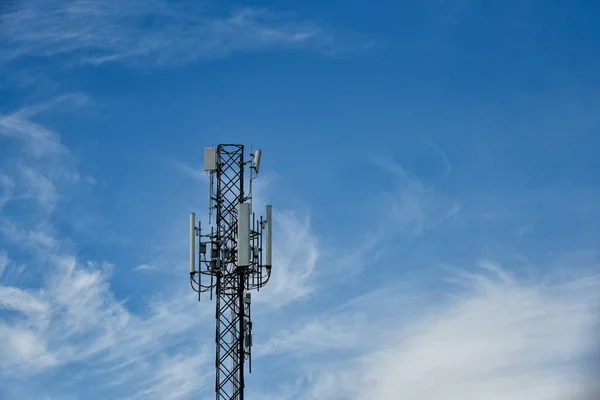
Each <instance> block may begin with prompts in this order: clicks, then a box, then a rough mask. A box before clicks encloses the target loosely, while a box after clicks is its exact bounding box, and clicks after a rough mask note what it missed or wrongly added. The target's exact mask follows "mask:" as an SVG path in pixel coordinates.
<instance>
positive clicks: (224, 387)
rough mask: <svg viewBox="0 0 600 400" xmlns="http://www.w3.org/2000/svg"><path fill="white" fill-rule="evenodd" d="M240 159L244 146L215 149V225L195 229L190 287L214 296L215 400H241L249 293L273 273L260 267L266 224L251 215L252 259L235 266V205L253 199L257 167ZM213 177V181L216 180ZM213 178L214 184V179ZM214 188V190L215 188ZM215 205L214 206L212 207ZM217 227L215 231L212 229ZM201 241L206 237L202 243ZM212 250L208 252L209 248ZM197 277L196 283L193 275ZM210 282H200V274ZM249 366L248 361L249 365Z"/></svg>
mask: <svg viewBox="0 0 600 400" xmlns="http://www.w3.org/2000/svg"><path fill="white" fill-rule="evenodd" d="M251 157H252V159H251V160H250V161H248V162H245V161H244V146H243V145H236V144H227V145H219V146H218V147H217V149H216V169H215V170H214V171H211V189H210V202H211V205H210V211H211V213H212V211H216V221H215V227H212V228H211V232H210V234H206V235H202V230H201V225H200V224H199V225H198V227H194V230H195V232H196V235H197V236H198V237H199V238H200V240H199V243H198V244H199V246H198V255H199V259H200V265H199V268H198V270H197V271H196V270H195V267H192V269H193V270H192V271H190V283H191V285H192V288H194V290H195V291H197V292H198V298H199V299H200V294H201V293H203V292H210V294H211V297H212V295H213V293H214V294H215V297H216V315H215V317H216V333H215V339H216V358H215V368H216V377H215V378H216V379H215V392H216V399H217V400H238V399H239V400H243V398H244V361H245V360H246V359H249V360H250V357H251V345H252V321H251V319H250V317H251V316H250V294H249V291H250V290H252V289H259V288H261V287H262V286H264V285H265V284H266V283H267V282H268V280H269V278H270V275H271V266H270V265H263V263H262V255H263V247H262V242H263V240H262V239H263V232H264V228H265V225H267V221H266V220H263V218H262V217H261V218H260V220H259V221H258V222H257V221H255V219H254V217H252V222H251V228H250V232H249V238H250V249H251V251H252V255H251V258H250V263H249V265H248V266H239V265H238V260H237V257H238V236H239V232H238V206H239V205H240V204H242V203H245V202H248V201H251V199H252V193H251V187H252V178H253V174H254V173H256V171H257V169H256V168H255V167H253V165H254V163H253V161H254V158H253V156H252V155H251ZM247 164H250V166H249V168H248V173H249V177H250V192H249V193H248V194H247V195H246V194H245V193H244V172H245V166H246V165H247ZM215 178H216V179H215ZM215 180H216V181H215ZM215 186H216V187H215ZM213 204H214V206H213ZM215 228H216V229H215ZM202 238H206V239H207V240H206V241H203V240H202ZM208 248H210V254H208V255H207V254H206V253H207V249H208ZM196 274H197V275H198V280H196V279H195V275H196ZM203 275H204V276H207V277H209V278H210V283H209V284H203V283H202V276H203ZM250 368H251V361H250Z"/></svg>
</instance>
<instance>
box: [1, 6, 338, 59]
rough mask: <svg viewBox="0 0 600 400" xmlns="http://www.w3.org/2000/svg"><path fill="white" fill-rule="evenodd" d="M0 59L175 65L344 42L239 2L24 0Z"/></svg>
mask: <svg viewBox="0 0 600 400" xmlns="http://www.w3.org/2000/svg"><path fill="white" fill-rule="evenodd" d="M2 25H3V27H2V29H3V34H4V37H5V40H3V42H4V45H2V46H1V47H0V62H8V61H11V60H15V59H19V58H21V57H26V56H33V57H52V56H57V55H60V56H66V57H68V59H69V60H70V63H72V64H90V65H99V64H105V63H114V62H124V63H127V64H131V65H136V66H144V65H146V66H147V65H154V66H168V65H178V64H184V63H188V62H193V61H197V60H209V59H215V58H222V57H226V56H228V55H230V54H232V53H237V52H257V51H263V50H267V49H273V48H279V49H291V48H307V49H313V50H316V51H318V52H322V53H334V52H336V51H338V50H341V49H343V47H344V46H346V45H345V44H344V43H343V42H342V41H340V39H339V38H337V37H336V36H334V35H333V34H332V33H331V32H328V31H327V30H326V29H324V28H323V27H321V26H319V25H317V24H314V23H311V22H308V21H297V20H295V19H293V18H292V16H290V15H288V14H278V13H274V12H271V11H269V10H267V9H257V8H251V7H241V8H237V9H235V10H233V11H232V12H231V14H229V15H227V16H219V15H211V14H210V13H209V12H208V11H207V9H206V7H202V6H197V5H194V3H170V2H167V1H162V0H134V1H128V2H121V1H116V0H110V1H100V0H69V1H57V0H50V1H39V0H34V1H28V2H22V4H21V7H20V8H15V9H11V10H8V11H7V12H6V14H5V15H4V17H3V20H2Z"/></svg>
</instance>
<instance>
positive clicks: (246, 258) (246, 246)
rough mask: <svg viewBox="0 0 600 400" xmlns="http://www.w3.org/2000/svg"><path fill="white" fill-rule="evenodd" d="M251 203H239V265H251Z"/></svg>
mask: <svg viewBox="0 0 600 400" xmlns="http://www.w3.org/2000/svg"><path fill="white" fill-rule="evenodd" d="M250 207H251V206H250V203H240V204H238V242H237V250H238V266H239V267H247V266H249V265H250V214H251V208H250Z"/></svg>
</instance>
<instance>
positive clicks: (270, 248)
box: [266, 205, 273, 267]
mask: <svg viewBox="0 0 600 400" xmlns="http://www.w3.org/2000/svg"><path fill="white" fill-rule="evenodd" d="M272 260H273V206H271V205H268V206H267V262H266V266H267V267H271V266H272V265H273V264H272Z"/></svg>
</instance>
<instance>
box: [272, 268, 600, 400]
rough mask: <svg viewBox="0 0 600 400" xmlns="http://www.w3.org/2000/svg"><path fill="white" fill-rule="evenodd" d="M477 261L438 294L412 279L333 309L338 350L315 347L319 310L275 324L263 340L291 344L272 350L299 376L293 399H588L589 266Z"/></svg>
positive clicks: (593, 388) (593, 341)
mask: <svg viewBox="0 0 600 400" xmlns="http://www.w3.org/2000/svg"><path fill="white" fill-rule="evenodd" d="M481 267H482V268H483V269H482V270H479V271H475V272H466V271H465V270H458V271H460V272H459V273H458V274H456V275H453V277H452V279H450V280H449V282H450V281H451V282H452V283H451V284H450V285H449V286H447V287H446V289H447V291H446V292H445V294H444V296H443V297H441V298H438V299H434V298H431V297H430V296H431V295H430V294H428V292H426V291H422V292H418V291H416V290H417V288H418V287H419V285H418V284H411V285H408V286H405V287H404V289H409V288H411V289H410V290H411V292H410V293H409V294H407V293H405V294H404V295H402V296H401V297H399V296H398V291H397V290H389V291H386V290H383V291H377V292H374V293H373V294H372V295H368V296H364V297H362V298H358V299H356V300H353V301H351V302H349V303H348V305H347V306H343V307H341V308H339V307H338V308H336V309H335V310H332V311H334V312H335V315H336V318H337V321H336V320H335V319H331V320H330V323H329V324H328V328H329V329H328V332H325V331H321V333H322V335H323V336H324V337H335V335H333V336H332V332H338V331H339V332H345V335H342V336H341V337H340V338H344V337H346V338H348V337H349V336H348V335H350V333H352V335H351V339H352V340H350V341H348V340H339V343H338V344H339V345H340V346H341V348H344V347H345V349H346V352H345V353H344V352H342V353H339V352H338V353H336V352H335V350H336V346H335V345H333V346H322V337H321V336H322V335H321V334H315V330H314V329H310V327H311V326H319V325H320V324H321V323H323V322H325V321H327V320H328V319H329V318H328V317H326V316H317V317H316V318H315V319H314V322H313V323H312V324H307V325H306V328H305V329H298V330H296V331H294V332H292V331H290V332H288V333H287V339H285V338H284V337H283V336H281V335H282V333H281V332H279V333H277V334H276V335H275V336H274V337H273V338H272V340H271V341H270V343H272V344H275V343H278V344H279V346H280V350H285V349H291V348H293V347H294V343H296V344H298V346H297V347H296V350H297V351H284V352H283V353H280V356H282V355H283V356H284V357H285V358H286V359H288V360H290V363H289V365H293V366H294V367H293V370H294V374H295V375H296V376H303V377H304V378H303V379H302V381H303V383H302V384H301V385H299V387H298V386H297V387H296V388H295V392H294V394H293V396H292V398H306V399H315V400H316V399H323V398H327V399H340V400H341V399H350V398H351V399H374V398H377V399H393V398H396V397H397V394H399V393H401V394H402V396H403V398H407V399H409V400H410V399H432V400H433V399H439V398H447V399H465V398H466V399H485V400H494V399H506V398H511V399H513V398H514V399H529V398H536V399H540V400H564V399H575V398H576V399H586V400H587V399H591V398H593V397H586V396H589V395H590V394H592V393H598V392H597V391H598V385H597V384H596V383H594V380H593V378H591V374H590V373H589V371H597V366H598V363H597V360H596V361H594V358H593V357H595V356H594V355H593V354H594V352H595V351H596V350H597V346H598V338H597V336H596V333H595V329H596V328H597V325H598V322H599V312H600V296H599V295H598V293H600V290H599V289H600V275H598V272H597V268H594V269H591V270H590V269H589V268H584V269H578V271H579V273H573V274H572V275H570V276H560V277H558V276H551V274H546V273H544V274H542V277H541V278H539V279H535V280H533V279H525V278H520V277H518V276H517V275H516V274H513V273H511V272H510V271H509V270H507V269H505V268H502V267H500V266H498V265H495V264H492V263H483V264H481ZM574 267H575V266H574ZM575 268H576V269H577V267H575ZM413 283H416V282H413ZM328 313H329V312H328ZM323 317H325V318H323ZM353 317H354V318H353ZM357 317H360V318H357ZM344 320H345V322H344ZM348 321H352V323H350V324H349V323H348ZM361 344H366V346H363V345H361ZM290 346H291V347H290ZM338 347H339V346H338ZM269 348H270V347H269V346H267V347H265V349H269ZM311 350H315V351H320V352H325V353H324V355H325V359H326V360H325V361H324V360H323V359H320V360H319V361H318V362H315V361H314V360H312V359H311V358H305V355H306V354H307V353H310V352H311ZM590 355H592V356H590ZM265 356H266V357H269V355H268V354H265ZM291 360H293V362H292V361H291ZM594 368H596V369H594Z"/></svg>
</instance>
